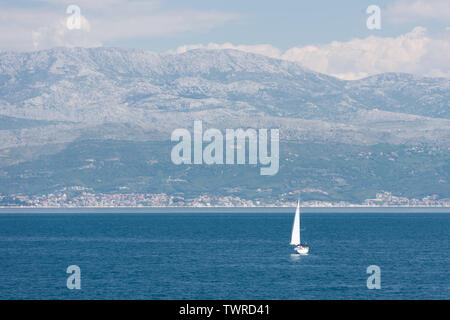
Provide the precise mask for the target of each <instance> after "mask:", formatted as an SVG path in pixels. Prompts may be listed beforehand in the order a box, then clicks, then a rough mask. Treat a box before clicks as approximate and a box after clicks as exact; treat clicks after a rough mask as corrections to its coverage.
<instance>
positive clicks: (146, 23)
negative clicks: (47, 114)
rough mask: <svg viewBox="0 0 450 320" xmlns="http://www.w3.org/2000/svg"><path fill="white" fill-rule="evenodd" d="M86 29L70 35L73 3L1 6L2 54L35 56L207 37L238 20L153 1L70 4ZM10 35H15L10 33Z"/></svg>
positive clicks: (46, 0) (49, 0) (51, 1)
mask: <svg viewBox="0 0 450 320" xmlns="http://www.w3.org/2000/svg"><path fill="white" fill-rule="evenodd" d="M74 2H75V3H76V5H77V6H78V7H80V9H81V15H82V16H83V23H84V24H85V26H87V27H86V28H82V29H81V30H69V29H68V28H67V27H66V20H67V18H68V17H69V16H70V15H69V14H67V13H66V8H67V6H68V5H69V4H72V3H73V2H72V1H62V3H61V1H57V0H43V1H42V3H43V4H44V5H42V6H39V7H33V8H26V7H13V8H11V7H8V8H6V7H1V6H0V49H6V50H35V49H47V48H52V47H55V46H80V47H96V46H100V45H102V44H103V43H104V42H107V41H113V40H120V39H124V38H139V37H152V36H163V35H170V34H174V33H178V32H185V31H195V30H199V31H205V30H208V29H211V28H213V27H215V26H218V25H222V24H224V23H226V22H228V21H230V20H233V19H235V18H237V17H238V15H237V14H234V13H227V12H218V11H211V10H180V11H173V10H172V11H167V10H163V9H162V8H160V6H159V3H158V2H157V1H131V0H100V1H88V0H78V1H74ZM11 31H13V32H11Z"/></svg>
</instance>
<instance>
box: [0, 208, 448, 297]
mask: <svg viewBox="0 0 450 320" xmlns="http://www.w3.org/2000/svg"><path fill="white" fill-rule="evenodd" d="M292 219H293V213H292V214H284V213H261V214H259V213H217V214H213V213H198V214H195V213H184V214H180V213H178V214H175V213H166V214H154V213H152V214H140V213H139V214H128V213H127V214H103V213H102V214H0V298H1V299H449V298H450V267H449V266H450V242H449V239H450V214H445V213H423V214H421V213H318V214H312V213H311V214H310V213H305V214H303V215H302V237H303V239H304V240H305V241H307V242H308V244H309V245H310V247H311V253H310V255H309V256H298V255H293V254H292V253H293V251H292V248H291V247H290V246H289V244H288V243H289V239H290V231H291V224H292ZM69 265H78V266H79V267H80V268H81V290H69V289H67V287H66V279H67V277H68V276H69V275H68V274H67V273H66V268H67V267H68V266H69ZM369 265H378V266H379V267H380V268H381V289H379V290H369V289H367V286H366V280H367V277H368V276H369V275H368V274H367V273H366V268H367V267H368V266H369Z"/></svg>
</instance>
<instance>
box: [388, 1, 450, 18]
mask: <svg viewBox="0 0 450 320" xmlns="http://www.w3.org/2000/svg"><path fill="white" fill-rule="evenodd" d="M382 14H383V15H385V16H386V18H387V19H388V20H389V21H392V22H396V23H404V22H420V21H422V20H426V19H434V20H442V21H449V20H450V1H449V0H397V1H395V2H393V3H392V4H390V5H388V6H387V7H386V9H384V10H383V12H382Z"/></svg>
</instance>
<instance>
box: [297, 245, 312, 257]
mask: <svg viewBox="0 0 450 320" xmlns="http://www.w3.org/2000/svg"><path fill="white" fill-rule="evenodd" d="M294 250H295V251H297V253H298V254H302V255H307V254H308V252H309V247H302V246H297V247H295V248H294Z"/></svg>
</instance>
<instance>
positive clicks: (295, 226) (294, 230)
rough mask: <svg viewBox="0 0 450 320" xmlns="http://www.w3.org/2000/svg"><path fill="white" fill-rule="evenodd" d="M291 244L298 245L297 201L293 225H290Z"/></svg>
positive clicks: (298, 211) (298, 210)
mask: <svg viewBox="0 0 450 320" xmlns="http://www.w3.org/2000/svg"><path fill="white" fill-rule="evenodd" d="M291 244H292V245H294V246H297V245H299V244H300V201H297V209H296V210H295V217H294V224H293V225H292V236H291Z"/></svg>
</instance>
